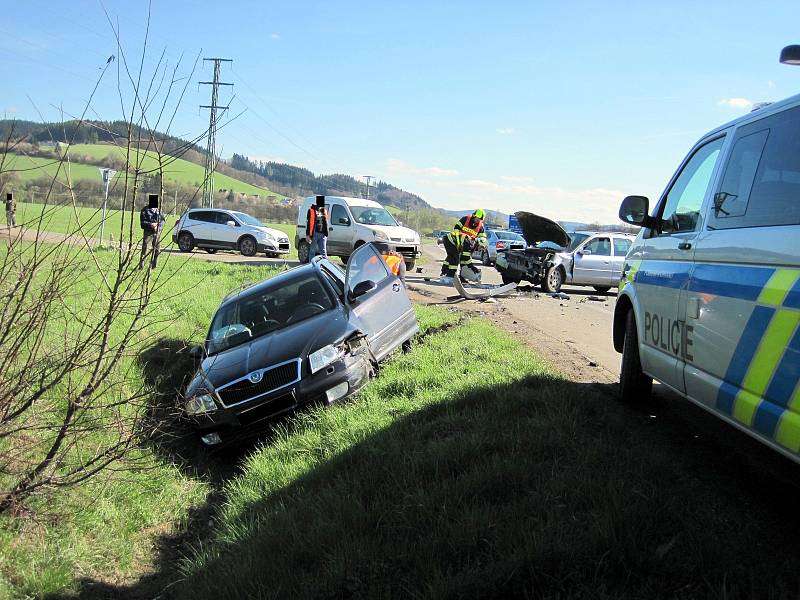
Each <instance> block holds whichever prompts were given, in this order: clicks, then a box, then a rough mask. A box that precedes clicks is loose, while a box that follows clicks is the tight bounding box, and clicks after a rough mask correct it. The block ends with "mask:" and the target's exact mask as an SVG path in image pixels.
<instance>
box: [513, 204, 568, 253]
mask: <svg viewBox="0 0 800 600" xmlns="http://www.w3.org/2000/svg"><path fill="white" fill-rule="evenodd" d="M514 216H515V217H517V221H518V222H519V225H520V227H522V235H523V237H524V238H525V241H526V242H528V244H529V245H531V246H535V245H536V244H538V243H539V242H555V243H556V244H558V245H559V246H563V247H566V246H568V245H569V236H568V235H567V232H566V231H564V229H563V228H562V227H561V225H559V224H558V223H556V222H555V221H551V220H550V219H545V218H544V217H540V216H539V215H535V214H533V213H529V212H524V211H519V212H515V213H514Z"/></svg>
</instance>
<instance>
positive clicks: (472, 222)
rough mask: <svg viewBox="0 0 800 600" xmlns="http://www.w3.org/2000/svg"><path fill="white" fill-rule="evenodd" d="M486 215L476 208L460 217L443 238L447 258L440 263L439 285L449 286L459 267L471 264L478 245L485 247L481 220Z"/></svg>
mask: <svg viewBox="0 0 800 600" xmlns="http://www.w3.org/2000/svg"><path fill="white" fill-rule="evenodd" d="M485 218H486V213H485V212H484V211H483V209H482V208H478V209H476V210H475V212H473V213H472V214H469V215H465V216H463V217H461V218H460V219H459V220H458V221H457V222H456V224H455V225H454V226H453V231H451V232H450V233H448V234H447V235H446V236H444V240H443V245H444V250H445V252H447V258H445V261H444V263H442V274H441V277H440V278H439V281H440V282H441V283H444V284H445V285H450V284H452V283H453V277H455V276H456V272H457V271H458V270H459V267H462V266H464V265H471V264H472V253H473V252H474V251H475V247H476V246H478V245H482V246H486V229H485V227H484V226H483V220H484V219H485Z"/></svg>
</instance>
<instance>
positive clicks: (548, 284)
mask: <svg viewBox="0 0 800 600" xmlns="http://www.w3.org/2000/svg"><path fill="white" fill-rule="evenodd" d="M562 283H564V274H563V273H562V272H561V268H560V267H557V266H556V267H550V268H549V269H547V275H545V277H544V279H543V280H542V290H544V291H545V292H548V293H550V294H554V293H557V292H559V291H560V290H561V284H562Z"/></svg>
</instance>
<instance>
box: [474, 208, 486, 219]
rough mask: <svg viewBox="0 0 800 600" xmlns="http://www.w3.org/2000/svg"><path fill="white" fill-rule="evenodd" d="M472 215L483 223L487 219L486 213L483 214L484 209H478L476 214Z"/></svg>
mask: <svg viewBox="0 0 800 600" xmlns="http://www.w3.org/2000/svg"><path fill="white" fill-rule="evenodd" d="M472 214H473V215H474V216H475V218H476V219H480V220H481V221H483V220H484V219H485V218H486V213H485V212H483V209H482V208H476V209H475V212H474V213H472Z"/></svg>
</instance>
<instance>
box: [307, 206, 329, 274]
mask: <svg viewBox="0 0 800 600" xmlns="http://www.w3.org/2000/svg"><path fill="white" fill-rule="evenodd" d="M306 241H307V242H308V245H309V250H308V260H309V261H310V260H311V259H312V258H314V256H316V255H317V254H319V255H321V256H323V257H324V258H328V210H327V209H326V208H325V196H317V200H316V203H315V204H312V205H311V207H310V208H309V209H308V214H307V215H306Z"/></svg>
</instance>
